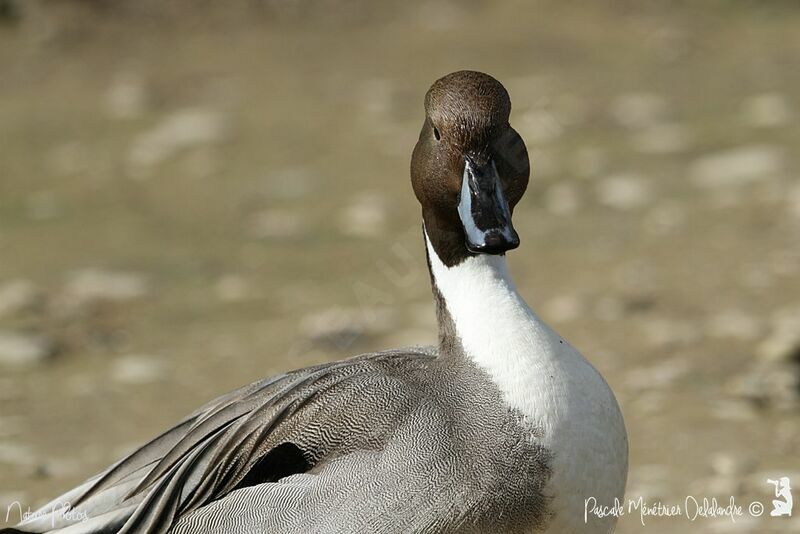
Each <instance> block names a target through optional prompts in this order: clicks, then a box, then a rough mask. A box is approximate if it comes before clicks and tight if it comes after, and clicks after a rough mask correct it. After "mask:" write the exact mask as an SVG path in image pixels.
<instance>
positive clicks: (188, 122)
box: [128, 108, 230, 178]
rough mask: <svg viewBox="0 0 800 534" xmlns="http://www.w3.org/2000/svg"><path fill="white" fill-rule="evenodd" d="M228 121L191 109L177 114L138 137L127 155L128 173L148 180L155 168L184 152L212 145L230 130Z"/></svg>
mask: <svg viewBox="0 0 800 534" xmlns="http://www.w3.org/2000/svg"><path fill="white" fill-rule="evenodd" d="M229 129H230V128H229V124H228V118H227V117H226V116H225V115H224V114H222V113H220V112H218V111H214V110H210V109H204V108H191V109H183V110H180V111H176V112H174V113H172V114H170V115H168V116H167V117H165V118H164V119H163V120H162V121H161V122H160V123H158V124H157V125H156V126H154V127H153V128H151V129H150V130H148V131H146V132H144V133H142V134H141V135H139V136H138V137H137V138H136V139H135V140H134V141H133V144H132V146H131V148H130V151H129V154H128V164H129V168H130V171H131V174H132V175H133V176H134V177H136V178H142V177H147V176H148V175H149V173H150V172H151V171H152V169H153V168H154V167H156V166H157V165H160V164H161V163H162V162H164V161H166V160H168V159H170V158H172V157H173V156H175V155H176V154H178V153H179V152H182V151H184V150H187V149H191V148H195V147H199V146H204V145H209V144H215V143H219V142H220V141H222V140H224V139H225V138H226V137H227V134H228V131H229Z"/></svg>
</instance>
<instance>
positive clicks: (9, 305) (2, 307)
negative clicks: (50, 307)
mask: <svg viewBox="0 0 800 534" xmlns="http://www.w3.org/2000/svg"><path fill="white" fill-rule="evenodd" d="M42 299H43V294H42V292H41V291H40V290H39V288H38V287H36V285H35V284H34V283H33V282H31V281H30V280H25V279H16V280H10V281H8V282H5V283H3V284H2V285H0V318H2V317H8V316H13V315H16V314H18V313H20V312H24V311H28V310H30V309H32V308H35V307H36V306H38V305H39V304H41V302H42Z"/></svg>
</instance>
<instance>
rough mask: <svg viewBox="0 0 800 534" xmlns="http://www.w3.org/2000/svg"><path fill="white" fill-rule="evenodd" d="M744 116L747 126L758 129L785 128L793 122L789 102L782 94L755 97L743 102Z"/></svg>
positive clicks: (764, 94)
mask: <svg viewBox="0 0 800 534" xmlns="http://www.w3.org/2000/svg"><path fill="white" fill-rule="evenodd" d="M742 116H743V118H744V121H745V123H746V124H749V125H750V126H755V127H758V128H775V127H779V126H785V125H787V124H789V123H790V122H791V121H792V110H791V108H790V106H789V101H788V100H787V99H786V97H784V96H783V95H782V94H780V93H762V94H759V95H753V96H750V97H748V98H746V99H745V100H744V102H742Z"/></svg>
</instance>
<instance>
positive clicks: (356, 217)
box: [339, 192, 387, 237]
mask: <svg viewBox="0 0 800 534" xmlns="http://www.w3.org/2000/svg"><path fill="white" fill-rule="evenodd" d="M386 208H387V206H386V202H385V199H384V197H383V196H382V195H380V194H378V193H374V192H366V193H361V194H360V195H358V196H356V198H354V199H353V200H352V201H351V202H350V204H349V205H348V206H346V207H345V208H344V209H343V210H342V212H341V213H340V215H339V229H340V230H341V232H342V233H343V234H345V235H348V236H353V237H378V236H381V235H383V234H384V232H385V231H386Z"/></svg>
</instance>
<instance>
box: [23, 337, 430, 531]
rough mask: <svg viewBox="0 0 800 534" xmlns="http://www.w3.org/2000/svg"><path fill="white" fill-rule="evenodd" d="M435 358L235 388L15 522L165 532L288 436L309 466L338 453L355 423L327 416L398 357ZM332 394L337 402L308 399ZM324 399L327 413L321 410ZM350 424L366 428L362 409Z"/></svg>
mask: <svg viewBox="0 0 800 534" xmlns="http://www.w3.org/2000/svg"><path fill="white" fill-rule="evenodd" d="M431 359H433V356H432V354H431V353H430V352H429V351H427V350H411V351H389V352H383V353H376V354H369V355H364V356H360V357H357V358H353V359H350V360H345V361H343V362H336V363H332V364H324V365H319V366H316V367H310V368H307V369H303V370H300V371H295V372H292V373H287V374H284V375H279V376H276V377H273V378H270V379H266V380H263V381H261V382H256V383H254V384H251V385H249V386H246V387H244V388H241V389H239V390H236V391H234V392H231V393H229V394H227V395H224V396H222V397H220V398H218V399H216V400H214V401H212V402H210V403H208V404H207V405H205V406H203V407H202V408H201V409H199V410H197V411H196V412H195V413H193V414H191V415H190V416H189V417H187V418H186V419H184V420H183V421H181V422H180V423H178V424H177V425H176V426H175V427H173V428H172V429H170V430H168V431H167V432H165V433H163V434H161V435H160V436H158V437H157V438H155V439H154V440H152V441H150V442H149V443H147V444H146V445H144V446H142V447H141V448H139V449H138V450H137V451H135V452H133V453H132V454H130V455H129V456H127V457H126V458H124V459H122V460H121V461H119V462H118V463H116V464H114V465H113V466H111V467H110V468H109V469H108V470H106V471H104V472H103V473H101V474H99V475H97V476H96V477H94V478H93V479H90V480H88V481H87V482H85V483H84V484H82V485H81V486H79V487H77V488H75V489H74V490H72V491H70V492H67V493H66V494H64V495H62V496H61V497H59V498H58V499H55V500H53V501H52V502H51V503H48V505H46V506H44V507H42V508H41V509H40V510H39V511H38V512H35V513H34V514H33V516H32V518H31V519H30V520H28V521H24V522H23V523H21V524H20V525H18V526H17V527H16V528H17V529H19V530H20V531H23V532H58V533H60V534H73V533H74V534H83V533H86V534H89V533H99V532H120V533H125V534H133V533H144V532H147V533H148V534H157V533H165V532H167V531H169V529H170V528H171V527H172V526H173V525H174V523H175V522H176V521H177V519H178V518H179V517H181V516H184V515H189V514H191V513H192V512H194V511H196V510H198V509H203V507H205V506H207V505H209V503H213V502H214V501H218V500H219V499H221V498H223V497H224V496H226V495H227V494H229V493H231V492H232V491H233V490H237V491H243V490H242V489H238V488H237V484H239V483H240V482H242V480H243V479H244V478H245V477H246V476H247V474H248V472H249V471H250V469H251V468H252V467H253V466H254V465H255V464H256V463H257V462H258V460H259V459H261V458H263V457H264V455H265V454H266V453H268V452H269V451H270V450H272V449H274V448H275V447H276V446H277V445H280V444H281V443H283V442H285V441H287V440H290V441H294V442H298V443H297V445H298V447H299V448H300V450H302V451H303V456H304V457H305V459H306V460H307V461H308V463H309V466H313V465H316V464H317V463H319V462H320V460H322V459H323V458H324V457H325V456H330V457H335V456H336V455H337V454H338V453H339V452H341V451H342V450H343V449H346V448H347V446H348V444H347V439H348V438H347V432H343V431H342V430H346V429H339V431H338V432H337V431H336V430H332V429H331V428H326V425H325V422H326V421H327V422H328V423H331V422H333V421H335V420H336V419H337V417H338V415H337V413H338V414H341V412H342V410H344V411H348V410H350V408H352V406H353V404H354V403H357V402H358V399H357V396H358V392H359V391H360V390H361V389H362V386H363V385H367V384H369V383H375V382H376V381H377V382H380V381H384V380H386V376H385V372H386V366H387V365H388V366H389V367H391V366H392V365H394V364H392V363H390V362H393V361H404V362H405V364H408V363H410V364H411V365H412V366H415V365H424V364H425V363H424V362H426V361H430V360H431ZM342 384H347V385H346V386H342ZM324 396H328V397H330V398H332V399H333V400H332V402H320V403H311V402H310V401H311V400H312V399H315V398H320V397H324ZM334 397H335V398H334ZM342 398H343V399H344V400H342ZM387 401H389V400H388V399H387ZM322 405H325V410H324V411H325V417H323V418H320V417H319V413H318V412H320V407H321V406H322ZM348 407H350V408H348ZM352 423H353V424H355V425H361V426H362V430H363V429H364V428H366V427H365V426H364V422H363V421H362V420H359V419H358V417H356V418H355V419H354V420H353V421H352ZM367 426H368V425H367ZM289 478H292V477H289ZM262 485H263V486H275V485H274V484H262ZM244 489H247V488H244ZM281 489H284V486H282V487H281ZM66 502H69V503H70V504H71V508H70V509H69V513H65V509H64V508H63V506H62V505H63V503H66Z"/></svg>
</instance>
